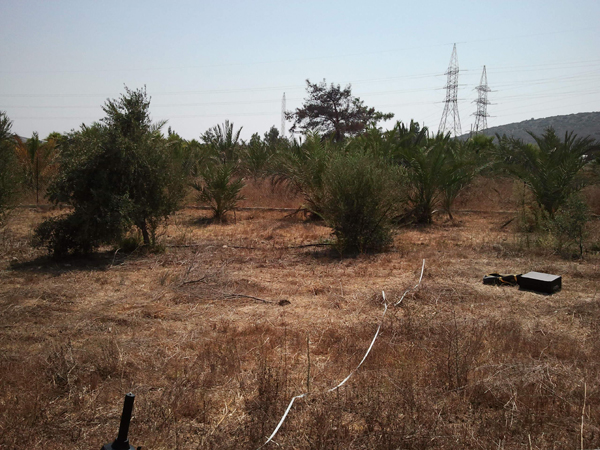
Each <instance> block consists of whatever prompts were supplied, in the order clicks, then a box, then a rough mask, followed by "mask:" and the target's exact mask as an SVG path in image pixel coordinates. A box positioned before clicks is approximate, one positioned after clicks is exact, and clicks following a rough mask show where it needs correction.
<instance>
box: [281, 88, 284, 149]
mask: <svg viewBox="0 0 600 450" xmlns="http://www.w3.org/2000/svg"><path fill="white" fill-rule="evenodd" d="M281 137H283V138H284V137H285V92H284V93H283V98H282V99H281Z"/></svg>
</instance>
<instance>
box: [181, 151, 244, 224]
mask: <svg viewBox="0 0 600 450" xmlns="http://www.w3.org/2000/svg"><path fill="white" fill-rule="evenodd" d="M237 172H238V166H237V164H235V163H234V162H227V161H225V162H224V161H221V160H220V159H213V160H212V161H211V162H209V163H207V164H206V165H205V166H204V167H203V168H202V169H200V172H199V176H198V179H197V180H196V181H195V182H193V183H192V187H193V188H194V189H196V190H197V191H198V198H199V200H200V201H201V202H202V203H206V204H208V205H209V207H210V208H211V210H212V212H213V218H214V219H215V220H218V221H220V222H222V221H223V219H224V218H225V214H226V213H227V212H229V211H232V210H234V209H235V208H236V206H237V203H238V202H239V201H241V200H243V199H244V197H243V196H242V195H241V194H240V191H241V190H242V188H243V187H244V184H245V183H244V180H243V178H240V177H238V176H237Z"/></svg>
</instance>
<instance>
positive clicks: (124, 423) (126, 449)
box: [102, 392, 135, 450]
mask: <svg viewBox="0 0 600 450" xmlns="http://www.w3.org/2000/svg"><path fill="white" fill-rule="evenodd" d="M134 400H135V395H133V394H132V393H131V392H130V393H129V394H125V402H124V403H123V413H122V414H121V425H119V435H118V436H117V439H116V440H115V442H113V443H112V444H104V446H103V447H102V450H135V447H134V446H133V445H130V444H129V439H128V438H127V435H128V434H129V422H131V413H132V411H133V401H134Z"/></svg>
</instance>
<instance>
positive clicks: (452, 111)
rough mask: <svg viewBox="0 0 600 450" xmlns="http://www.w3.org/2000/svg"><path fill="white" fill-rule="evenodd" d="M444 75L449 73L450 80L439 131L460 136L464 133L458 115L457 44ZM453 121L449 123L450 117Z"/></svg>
mask: <svg viewBox="0 0 600 450" xmlns="http://www.w3.org/2000/svg"><path fill="white" fill-rule="evenodd" d="M444 75H448V81H447V82H446V86H445V88H446V100H444V103H445V105H444V112H443V113H442V120H440V126H439V127H438V131H439V132H440V133H447V132H448V131H449V132H450V133H452V134H454V136H460V135H461V134H462V131H461V127H460V116H459V115H458V57H457V56H456V44H454V48H453V49H452V56H451V57H450V65H448V70H447V71H446V73H445V74H444ZM449 117H450V120H451V121H452V124H451V126H449V125H448V118H449Z"/></svg>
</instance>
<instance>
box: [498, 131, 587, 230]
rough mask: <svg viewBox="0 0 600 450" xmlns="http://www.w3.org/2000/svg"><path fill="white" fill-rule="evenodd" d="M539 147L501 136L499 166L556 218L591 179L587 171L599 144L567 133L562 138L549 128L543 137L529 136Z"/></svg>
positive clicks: (531, 134)
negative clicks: (590, 159)
mask: <svg viewBox="0 0 600 450" xmlns="http://www.w3.org/2000/svg"><path fill="white" fill-rule="evenodd" d="M529 134H530V136H531V137H532V138H533V139H534V141H535V144H526V143H524V142H523V141H522V140H520V139H514V138H508V137H506V136H502V137H500V136H497V138H498V141H499V143H498V146H497V150H496V159H497V164H498V166H499V167H500V169H501V170H503V171H504V172H505V173H507V174H509V175H510V176H512V177H514V178H516V179H518V180H521V181H522V182H523V183H524V184H525V186H526V187H527V188H528V189H529V191H530V192H531V193H532V194H533V196H534V198H535V201H536V202H537V204H538V205H539V206H540V207H541V208H542V209H543V210H544V211H545V212H546V213H547V214H548V215H549V216H550V218H553V217H554V215H555V214H556V212H557V211H558V210H559V208H560V207H561V206H562V205H564V204H565V202H566V201H567V199H569V197H571V196H572V195H573V194H575V193H576V192H578V191H580V190H581V189H582V188H583V187H585V186H586V185H587V184H588V183H589V182H590V181H591V180H590V177H589V176H588V174H587V173H586V171H585V170H584V168H585V167H586V165H587V163H588V159H589V155H590V154H591V152H592V151H593V150H594V148H595V146H596V143H595V141H594V139H592V138H590V137H585V138H579V137H577V136H576V135H574V134H573V132H566V133H565V136H564V139H560V138H559V137H558V136H557V135H556V133H555V131H554V129H552V128H548V129H546V131H545V132H544V134H542V135H541V136H538V135H536V134H534V133H529Z"/></svg>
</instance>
